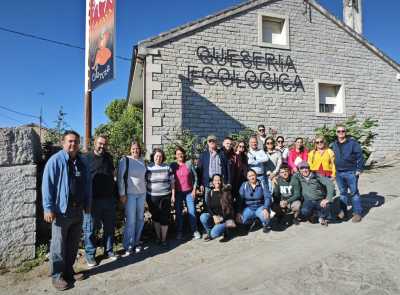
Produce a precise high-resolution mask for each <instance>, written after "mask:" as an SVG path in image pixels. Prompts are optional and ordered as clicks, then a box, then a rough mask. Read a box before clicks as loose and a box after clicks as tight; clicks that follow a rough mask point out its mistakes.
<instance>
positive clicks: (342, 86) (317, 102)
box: [314, 80, 346, 117]
mask: <svg viewBox="0 0 400 295" xmlns="http://www.w3.org/2000/svg"><path fill="white" fill-rule="evenodd" d="M320 84H328V85H332V86H340V89H339V92H338V95H337V97H338V98H339V99H341V102H340V103H341V104H342V111H341V112H340V113H333V112H332V113H323V112H320V111H319V105H320V97H319V88H320V87H319V85H320ZM314 85H315V113H316V115H317V116H323V117H346V87H345V83H344V82H340V81H334V80H315V81H314Z"/></svg>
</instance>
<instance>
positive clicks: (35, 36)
mask: <svg viewBox="0 0 400 295" xmlns="http://www.w3.org/2000/svg"><path fill="white" fill-rule="evenodd" d="M0 31H4V32H8V33H12V34H15V35H19V36H23V37H27V38H32V39H36V40H41V41H45V42H49V43H53V44H56V45H60V46H64V47H69V48H74V49H80V50H83V51H84V50H85V48H84V47H81V46H77V45H74V44H71V43H67V42H63V41H58V40H53V39H49V38H44V37H41V36H37V35H33V34H28V33H24V32H20V31H15V30H11V29H8V28H4V27H0ZM115 57H116V58H118V59H120V60H124V61H131V59H130V58H128V57H123V56H119V55H116V56H115Z"/></svg>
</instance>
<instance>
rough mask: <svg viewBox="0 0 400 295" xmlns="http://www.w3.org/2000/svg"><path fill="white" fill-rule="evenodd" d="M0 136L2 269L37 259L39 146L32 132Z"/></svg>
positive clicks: (25, 130) (23, 130) (2, 131)
mask: <svg viewBox="0 0 400 295" xmlns="http://www.w3.org/2000/svg"><path fill="white" fill-rule="evenodd" d="M0 135H1V137H0V142H1V144H0V159H1V161H0V184H1V189H0V267H13V266H17V265H19V264H21V263H22V262H23V261H25V260H29V259H33V258H34V257H35V242H36V194H37V192H36V188H37V177H36V174H37V167H36V164H35V162H36V161H37V160H38V159H39V157H40V143H39V141H38V138H37V135H36V133H34V132H33V131H32V129H31V128H5V129H0Z"/></svg>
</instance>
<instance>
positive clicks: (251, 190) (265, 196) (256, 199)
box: [236, 169, 271, 233]
mask: <svg viewBox="0 0 400 295" xmlns="http://www.w3.org/2000/svg"><path fill="white" fill-rule="evenodd" d="M239 196H240V198H239V200H238V202H237V208H236V210H237V211H236V212H242V213H241V214H240V213H237V215H236V221H237V222H242V223H243V224H245V225H247V224H251V223H253V224H254V220H255V219H258V220H259V221H260V222H261V224H262V226H263V232H264V233H268V232H269V231H270V230H271V226H270V208H271V193H270V191H269V188H268V187H267V186H266V185H265V184H264V183H263V182H262V181H260V180H258V179H257V173H256V172H255V171H254V170H252V169H250V170H249V171H248V172H247V181H246V182H244V183H243V184H242V186H241V187H240V189H239ZM250 228H251V227H250Z"/></svg>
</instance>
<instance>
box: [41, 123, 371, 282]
mask: <svg viewBox="0 0 400 295" xmlns="http://www.w3.org/2000/svg"><path fill="white" fill-rule="evenodd" d="M257 129H258V132H257V134H255V135H254V136H251V137H250V139H249V140H248V142H245V141H243V140H238V141H236V142H234V141H233V140H232V138H230V137H225V138H224V140H223V142H222V147H221V148H220V149H219V148H218V142H217V138H216V137H215V136H214V135H209V136H208V137H207V147H206V149H205V151H204V152H202V153H201V154H200V155H198V156H197V157H195V158H194V159H188V158H187V156H186V151H185V150H184V149H183V148H182V147H180V146H177V147H176V149H175V158H176V161H175V162H173V163H169V164H167V163H165V160H166V157H165V153H164V151H163V150H162V149H160V148H156V149H154V150H153V151H152V154H151V156H150V161H149V162H148V163H147V162H146V161H145V160H144V159H143V150H142V147H141V145H140V143H139V142H137V141H132V143H131V147H130V154H129V155H127V156H125V157H123V158H122V159H121V160H120V161H119V165H118V169H115V167H114V165H113V159H112V156H111V155H110V154H109V153H108V152H107V136H104V135H99V136H97V137H96V138H95V141H94V149H93V151H92V152H89V153H88V154H85V155H83V154H81V153H79V138H80V137H79V134H78V133H76V132H75V131H66V132H65V134H64V135H63V138H62V145H63V149H62V150H61V151H59V152H58V153H56V154H55V155H53V156H52V157H51V158H50V159H49V161H48V162H47V164H46V167H45V171H44V175H43V182H42V195H43V209H44V219H45V221H46V222H49V223H51V224H52V239H51V245H50V265H51V273H52V283H53V286H54V287H55V288H56V289H58V290H65V289H67V288H69V287H70V286H71V284H73V282H74V281H76V280H82V279H85V278H86V274H85V273H75V272H74V269H73V264H74V262H75V258H76V255H77V251H78V245H79V241H80V237H81V232H82V230H83V234H84V245H85V258H86V261H87V265H88V267H94V266H96V265H97V261H96V239H95V237H96V230H97V229H98V228H99V227H100V226H102V227H103V239H102V240H103V242H104V255H105V256H106V257H108V258H110V259H113V260H115V259H118V257H119V256H118V255H117V254H116V253H115V252H114V250H113V248H114V229H115V222H116V204H117V199H118V200H119V201H120V202H121V203H122V204H123V205H124V210H125V227H124V233H123V248H124V251H123V253H122V256H129V255H132V254H134V253H138V252H141V251H142V250H143V248H142V243H141V234H142V229H143V225H144V210H145V209H144V208H145V203H147V205H148V208H149V211H150V213H151V220H152V224H153V225H154V230H155V234H156V238H157V243H158V244H159V245H160V246H161V247H168V241H167V236H168V227H169V226H170V224H171V219H172V218H171V208H174V211H175V224H176V239H178V240H182V239H184V238H185V234H184V208H185V207H186V212H187V215H188V220H189V228H190V237H191V238H194V239H200V238H201V237H202V233H203V238H204V240H206V241H209V240H212V239H216V238H217V237H221V236H222V239H220V241H221V242H225V241H228V240H230V239H231V238H232V236H233V234H234V232H235V231H236V228H237V227H241V228H243V229H244V230H246V231H251V230H254V229H256V228H257V227H259V226H261V227H262V230H263V232H265V233H268V232H269V231H270V230H271V228H272V226H271V225H272V220H273V219H276V221H277V223H278V224H285V225H287V224H290V223H293V224H299V222H301V221H305V220H310V221H312V222H319V223H320V224H321V225H324V226H326V225H328V223H329V221H330V220H335V219H337V218H339V219H343V218H345V217H346V216H347V215H348V214H350V213H349V212H348V210H349V209H350V206H349V199H348V198H349V197H351V201H352V206H351V207H352V211H353V215H352V221H353V222H359V221H361V219H362V217H361V216H362V206H361V200H360V195H359V192H358V176H359V174H360V173H361V171H362V169H363V156H362V150H361V147H360V145H359V143H358V142H357V141H355V140H354V139H352V138H351V137H348V136H346V129H345V127H344V126H342V125H338V126H337V128H336V133H337V139H336V141H335V142H334V143H333V144H332V146H331V148H329V147H328V146H327V144H326V142H325V139H324V138H323V137H320V136H317V137H316V138H315V140H314V148H313V149H312V150H311V151H308V150H307V149H306V148H305V146H304V142H303V139H302V138H297V139H296V140H295V144H294V146H293V148H291V149H289V148H288V147H286V146H285V140H284V137H282V136H278V137H277V138H276V139H275V138H273V137H270V136H267V135H266V129H265V126H264V125H259V126H258V128H257ZM335 180H336V184H337V186H338V188H339V191H340V197H339V198H336V195H335V185H334V181H335ZM116 195H117V198H116V197H115V196H116ZM199 199H202V200H203V204H204V208H203V210H202V212H201V214H200V216H197V210H196V203H197V200H199ZM198 217H199V219H200V224H201V225H202V228H200V227H199V226H198V222H197V221H198ZM200 224H199V225H200Z"/></svg>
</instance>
